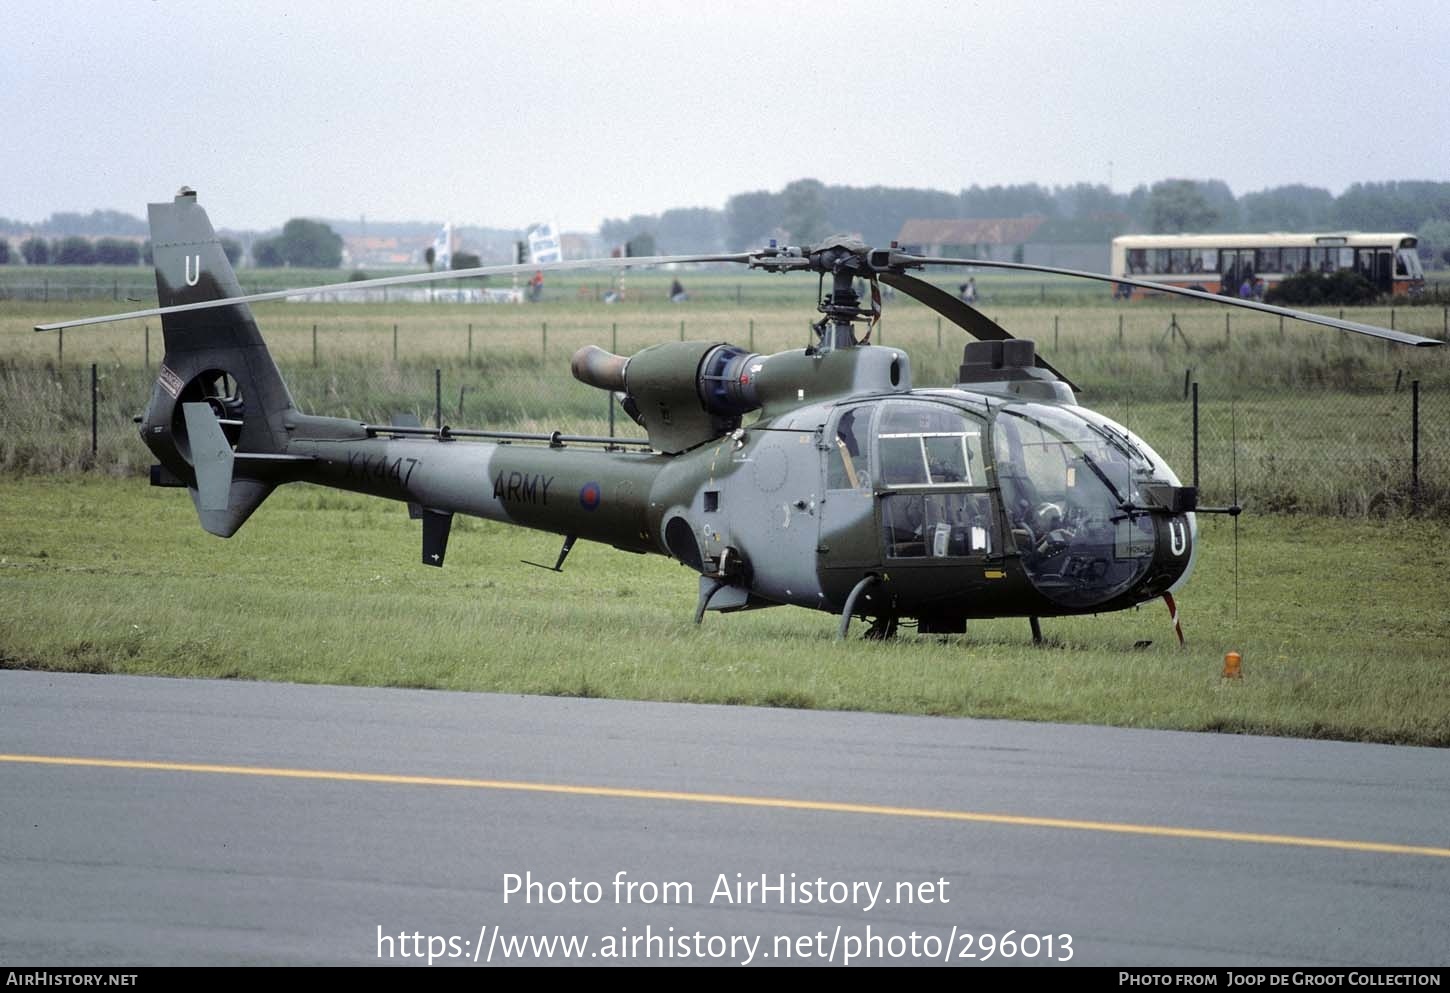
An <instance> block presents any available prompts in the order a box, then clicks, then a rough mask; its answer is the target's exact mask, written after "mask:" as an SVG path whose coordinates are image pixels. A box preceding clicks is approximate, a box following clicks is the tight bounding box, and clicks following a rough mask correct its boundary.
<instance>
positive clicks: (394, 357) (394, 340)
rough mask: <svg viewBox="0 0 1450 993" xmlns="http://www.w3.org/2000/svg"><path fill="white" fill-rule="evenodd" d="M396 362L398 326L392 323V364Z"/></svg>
mask: <svg viewBox="0 0 1450 993" xmlns="http://www.w3.org/2000/svg"><path fill="white" fill-rule="evenodd" d="M397 364H398V326H397V325H396V324H394V325H393V365H397Z"/></svg>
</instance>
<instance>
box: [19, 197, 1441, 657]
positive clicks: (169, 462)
mask: <svg viewBox="0 0 1450 993" xmlns="http://www.w3.org/2000/svg"><path fill="white" fill-rule="evenodd" d="M148 213H149V220H150V226H151V240H152V248H153V256H154V264H155V270H156V290H157V296H158V302H159V306H158V307H155V308H151V309H147V310H140V311H132V312H128V313H125V314H113V315H105V316H100V317H91V318H83V319H77V320H70V321H61V322H56V323H52V324H45V325H40V326H38V327H37V328H36V330H38V331H40V330H53V329H58V328H63V327H72V326H78V325H84V324H96V323H102V322H107V321H118V320H124V319H130V318H137V317H148V316H154V315H159V316H160V317H161V324H162V331H163V334H164V337H165V347H166V350H165V357H164V359H163V361H162V364H161V366H160V370H159V374H158V376H157V380H156V383H155V385H154V387H153V389H152V394H151V399H150V402H149V404H148V405H147V407H146V410H145V412H144V414H142V415H140V416H139V417H138V418H137V422H138V424H139V426H140V434H141V438H142V440H143V441H144V442H145V444H146V446H147V447H148V448H149V449H150V450H151V451H152V452H153V453H154V454H155V456H156V459H157V464H156V465H155V466H153V467H152V471H151V483H152V485H155V486H172V487H181V488H185V489H186V490H187V491H188V493H189V494H190V496H191V499H192V502H193V503H194V505H195V507H196V510H197V513H198V516H199V517H200V520H201V525H202V527H203V528H204V529H206V530H207V531H209V532H210V533H212V534H215V535H219V536H221V537H229V536H231V535H232V534H234V533H236V531H237V530H238V529H239V528H240V527H241V526H242V525H243V523H245V521H246V520H247V518H248V517H250V516H251V514H252V513H253V512H254V511H255V510H256V509H257V508H258V506H260V505H261V503H262V502H263V501H264V500H265V499H266V498H267V496H268V495H269V494H270V493H271V492H272V490H273V489H275V488H276V487H277V486H279V485H281V484H283V483H288V482H309V483H313V484H316V485H320V486H331V487H337V488H340V489H345V490H351V491H354V492H358V493H365V494H371V495H374V496H379V497H383V498H386V499H392V500H397V501H400V502H403V503H406V504H407V505H408V508H409V512H410V513H411V515H412V516H413V517H414V518H417V519H421V521H422V561H423V563H424V564H425V565H430V566H442V565H443V562H444V558H445V554H446V552H447V547H448V536H449V530H450V527H451V525H452V522H453V517H454V515H455V514H468V515H473V516H476V517H482V518H487V519H489V520H494V521H502V522H505V523H510V524H518V525H522V526H524V527H528V528H534V529H538V530H542V531H548V532H553V533H555V534H558V535H561V536H563V546H562V548H561V550H560V551H559V554H558V557H557V560H556V561H555V563H554V565H553V566H552V567H548V566H546V567H545V568H553V569H555V570H559V569H562V567H563V565H564V561H565V559H566V558H567V557H568V555H569V552H570V549H571V548H573V546H574V544H575V542H576V541H578V540H579V539H581V538H582V539H584V540H586V541H596V542H602V543H604V544H607V545H611V546H613V547H615V548H617V549H620V550H623V551H627V552H635V553H646V554H659V555H666V556H669V557H671V558H673V559H675V560H676V561H678V562H679V563H681V564H683V565H685V566H687V567H688V568H690V569H691V570H693V571H694V572H695V573H697V574H698V577H699V580H698V581H699V597H698V600H697V603H696V609H695V621H696V623H699V622H700V620H701V618H702V616H703V615H704V614H705V612H707V611H719V612H731V611H737V610H749V609H755V608H763V607H771V606H778V605H795V606H799V607H807V608H810V609H814V610H822V611H827V612H829V613H832V614H835V615H837V616H838V617H839V626H838V636H839V637H844V636H845V634H846V632H847V629H848V626H849V624H850V622H851V620H852V618H853V617H861V618H863V619H865V620H867V621H869V622H870V624H869V627H868V628H867V630H866V635H867V637H870V638H888V637H891V636H893V635H894V634H895V633H896V631H897V628H898V625H899V624H901V623H903V622H906V623H908V624H909V623H912V622H914V623H915V624H916V625H917V628H918V630H919V632H921V633H924V634H953V633H961V632H964V631H965V629H966V624H967V621H968V620H970V619H974V618H990V617H1025V618H1028V619H1029V620H1030V623H1031V628H1032V634H1033V638H1034V640H1037V641H1040V640H1041V628H1040V625H1039V618H1041V617H1053V616H1065V615H1073V614H1082V613H1101V612H1106V611H1113V610H1120V609H1124V608H1127V607H1132V606H1135V605H1137V604H1140V603H1144V602H1146V601H1150V600H1153V599H1157V598H1163V599H1164V600H1165V602H1166V603H1167V604H1168V607H1169V610H1170V611H1171V612H1172V614H1173V619H1174V623H1175V627H1177V608H1176V605H1175V603H1174V600H1173V594H1174V593H1175V592H1176V591H1178V590H1179V589H1180V588H1181V587H1182V586H1183V584H1184V583H1185V582H1186V581H1187V580H1188V578H1189V576H1190V574H1191V573H1192V571H1193V564H1194V559H1195V557H1196V554H1197V551H1198V526H1197V517H1196V515H1197V514H1198V513H1204V512H1220V513H1230V514H1234V515H1237V513H1238V512H1239V509H1240V508H1239V507H1238V506H1237V505H1234V506H1230V507H1225V508H1204V507H1199V506H1198V503H1197V491H1196V490H1195V489H1194V488H1193V487H1191V486H1184V485H1183V484H1182V483H1181V482H1180V481H1179V479H1178V477H1177V476H1176V475H1175V474H1174V472H1173V470H1172V469H1171V468H1170V467H1169V466H1168V465H1167V463H1165V462H1164V460H1163V459H1162V458H1160V457H1159V456H1158V454H1157V453H1155V452H1154V450H1153V449H1152V447H1151V446H1150V445H1149V444H1148V443H1147V442H1146V441H1145V440H1143V439H1142V438H1141V437H1139V436H1138V435H1136V434H1134V433H1133V432H1131V431H1129V430H1128V429H1126V428H1125V427H1123V426H1122V425H1119V424H1117V423H1115V422H1113V421H1112V420H1110V419H1109V418H1107V417H1104V416H1102V415H1101V414H1098V413H1096V412H1094V411H1092V410H1089V409H1088V408H1086V407H1083V406H1080V405H1078V403H1077V401H1076V397H1075V392H1076V388H1075V387H1074V386H1073V384H1072V383H1071V382H1070V381H1069V380H1068V379H1067V377H1066V376H1064V375H1062V374H1060V373H1059V372H1058V371H1057V370H1056V369H1054V368H1053V367H1052V366H1051V365H1050V364H1049V363H1048V362H1047V361H1046V360H1044V359H1043V358H1042V357H1041V356H1040V355H1038V354H1036V350H1035V347H1034V344H1033V342H1031V341H1029V340H1025V339H1017V338H1014V337H1013V336H1012V335H1011V334H1009V333H1008V332H1007V331H1006V330H1005V329H1004V328H1002V327H1001V326H1000V325H998V324H997V323H996V322H994V321H992V320H990V319H989V318H987V317H986V316H985V315H983V314H982V313H981V312H979V311H978V310H976V309H975V308H973V307H971V306H970V305H968V304H967V303H965V302H964V301H962V300H959V299H957V298H956V297H953V296H952V295H951V294H949V293H947V292H945V291H943V290H941V289H939V288H938V287H936V286H934V285H933V284H931V283H929V282H927V281H925V280H923V279H921V278H919V277H917V276H915V275H912V274H911V271H912V270H920V269H922V268H923V267H925V266H927V265H932V266H962V265H970V266H981V267H994V268H1001V269H1017V270H1027V271H1034V272H1052V273H1064V274H1068V275H1075V276H1082V277H1084V278H1089V279H1097V280H1102V281H1107V282H1113V283H1120V284H1121V283H1126V284H1130V285H1132V286H1135V287H1141V288H1144V289H1149V290H1154V291H1158V292H1163V293H1173V294H1177V295H1180V296H1188V297H1199V298H1203V299H1209V300H1214V301H1216V302H1221V303H1225V304H1229V305H1232V306H1238V307H1247V308H1250V309H1254V310H1259V311H1265V312H1268V313H1272V314H1280V315H1283V316H1287V317H1292V318H1295V319H1298V320H1302V321H1307V322H1311V323H1315V324H1320V325H1324V326H1327V327H1332V328H1337V329H1340V330H1344V331H1349V332H1353V333H1358V334H1364V335H1371V336H1374V337H1378V338H1382V339H1386V340H1389V341H1394V342H1398V343H1401V344H1408V345H1416V346H1433V345H1438V344H1440V342H1438V341H1436V340H1434V339H1431V338H1422V337H1419V336H1416V335H1410V334H1406V333H1404V332H1400V331H1395V330H1391V329H1387V328H1379V327H1375V326H1372V325H1365V324H1358V323H1355V322H1352V321H1345V320H1342V319H1335V318H1331V317H1325V316H1321V315H1318V314H1308V313H1301V312H1297V311H1291V310H1287V309H1283V308H1279V307H1274V306H1271V305H1267V304H1263V303H1259V302H1257V301H1252V300H1239V299H1228V298H1225V297H1221V296H1218V295H1216V294H1210V293H1205V292H1201V291H1195V290H1191V289H1185V288H1182V287H1174V286H1167V285H1159V284H1157V283H1153V282H1149V281H1145V280H1139V279H1133V278H1127V277H1117V276H1108V275H1103V274H1099V273H1086V272H1078V271H1075V270H1065V269H1057V268H1053V267H1046V266H1036V265H1031V264H1024V263H1009V262H995V261H990V260H973V259H952V258H934V257H925V256H917V255H912V254H908V253H906V252H904V251H901V250H899V249H897V248H896V247H894V246H893V247H891V248H887V249H872V248H870V247H868V246H866V245H864V244H862V243H860V242H859V241H855V240H853V239H850V238H845V237H836V238H829V239H826V240H825V241H823V242H821V243H820V244H816V245H809V246H801V247H789V246H777V245H776V244H775V243H774V242H772V243H771V245H770V246H769V247H767V248H765V249H763V250H762V251H759V252H755V253H743V254H736V255H699V256H657V257H651V258H642V259H641V258H632V259H610V260H584V261H568V262H560V263H552V264H546V265H543V266H525V265H499V266H483V267H478V268H473V269H463V270H454V271H450V272H444V273H420V274H413V275H407V276H394V277H385V278H381V279H373V280H364V281H359V282H354V283H349V284H342V285H332V286H327V287H309V288H304V289H300V290H284V291H277V292H270V293H256V294H251V295H245V294H243V293H242V291H241V288H240V286H239V284H238V282H237V279H236V275H235V273H234V272H233V271H232V268H231V265H230V264H229V263H228V261H227V258H226V255H225V254H224V253H223V251H222V249H221V245H220V243H219V241H218V240H217V237H216V234H215V232H214V230H213V228H212V225H211V222H210V220H209V219H208V217H207V214H206V211H205V210H204V209H203V208H202V207H201V205H200V204H199V203H198V202H197V195H196V193H195V191H193V190H191V189H189V188H187V187H183V188H182V190H181V191H180V192H179V193H178V194H177V195H176V197H175V198H174V199H173V200H172V201H171V202H169V203H156V204H151V205H149V209H148ZM670 262H731V263H738V264H742V265H746V266H748V267H750V268H752V269H759V270H763V271H766V272H774V273H792V272H805V273H814V274H816V275H817V277H818V279H819V281H820V284H821V293H820V303H819V306H818V310H819V312H820V314H821V317H820V320H819V321H818V322H816V323H815V324H813V325H812V327H813V339H814V340H813V342H812V343H811V344H810V345H809V346H807V347H804V348H800V349H795V350H791V351H785V352H779V353H776V354H772V355H760V354H756V353H753V352H751V351H749V350H747V349H744V348H741V347H739V346H736V345H732V344H729V343H726V342H720V341H683V342H669V343H663V344H656V345H652V346H650V347H648V348H645V349H643V350H642V351H640V352H637V353H636V354H634V355H632V356H628V357H625V356H619V355H613V354H610V353H609V352H607V351H604V350H603V349H601V348H598V347H595V346H586V347H584V348H582V349H580V350H579V351H578V352H576V353H575V355H574V356H573V359H572V362H571V368H572V371H573V374H574V376H575V377H576V378H577V379H579V380H580V381H582V382H584V383H586V384H589V385H591V386H594V387H597V388H598V389H601V390H606V391H609V392H611V393H612V394H614V396H615V397H616V398H617V401H618V402H619V404H620V405H621V406H622V408H623V409H624V411H625V412H626V413H627V414H628V415H629V416H630V417H631V418H632V419H633V420H634V421H635V422H636V423H637V424H639V425H640V426H641V427H643V429H644V431H645V433H646V436H647V437H646V438H644V439H637V440H631V439H621V438H614V437H607V438H606V437H589V436H574V435H565V434H561V433H559V432H554V433H552V434H525V433H519V432H502V431H483V430H456V429H453V428H450V427H448V426H445V425H440V426H438V427H436V428H428V427H424V426H422V425H421V424H419V423H417V421H416V419H414V420H413V422H412V423H409V424H404V423H393V424H368V423H364V422H361V421H356V420H349V419H345V418H335V417H317V416H312V415H309V414H305V413H303V412H301V411H300V410H298V409H297V406H296V404H295V403H294V402H293V400H292V397H291V394H290V393H289V392H288V390H287V386H286V384H285V383H284V381H283V379H282V376H281V373H280V372H279V371H278V368H277V365H276V363H275V362H274V361H273V360H272V357H271V355H270V353H269V352H268V350H267V346H266V344H265V342H264V341H263V339H262V336H261V334H260V332H259V331H258V328H257V324H256V322H255V321H254V320H253V317H252V313H251V310H250V307H249V306H248V305H249V304H250V303H253V302H257V301H260V300H269V299H279V298H283V297H289V296H300V295H305V294H307V293H310V292H321V291H323V290H326V291H327V292H337V291H339V290H347V289H366V288H371V287H380V286H387V285H397V284H402V283H413V282H425V281H432V280H439V279H454V278H466V277H469V276H478V275H491V274H511V273H520V272H525V271H532V270H534V269H550V270H559V269H578V268H590V267H597V268H613V267H619V266H635V265H654V264H662V263H670ZM858 280H864V281H865V283H866V284H869V287H870V300H869V301H863V300H862V297H861V295H860V294H859V293H858V291H857V290H856V288H855V287H856V284H857V281H858ZM827 282H829V287H827V285H826V284H827ZM883 283H884V284H886V285H887V286H890V287H894V288H895V289H897V290H899V291H901V292H903V293H905V294H906V295H908V296H911V297H913V298H914V299H916V300H917V301H919V302H920V303H922V304H924V305H926V306H927V307H929V308H931V309H933V310H935V311H936V312H937V313H939V314H941V315H942V316H943V317H944V318H946V319H947V320H949V321H951V322H952V323H953V324H956V325H957V326H958V327H960V328H962V329H963V330H964V331H966V332H967V333H968V334H969V335H971V336H972V337H973V338H975V339H977V340H974V341H971V342H969V343H967V344H966V346H965V349H964V354H963V362H962V364H961V367H960V371H959V373H958V377H957V382H956V383H955V384H953V385H951V386H944V387H931V388H919V387H915V386H914V385H913V383H912V375H911V360H910V357H909V356H908V355H907V353H906V352H905V351H904V350H902V349H900V348H895V347H889V346H884V345H880V344H876V343H873V342H872V341H871V331H872V329H874V327H875V325H876V321H877V319H878V318H879V316H880V295H879V288H880V284H883ZM863 304H864V305H863ZM861 328H864V334H860V335H859V336H858V330H859V329H861ZM752 415H753V419H752V420H750V421H749V423H747V422H746V418H747V417H749V416H752ZM1179 635H1180V640H1181V628H1180V629H1179Z"/></svg>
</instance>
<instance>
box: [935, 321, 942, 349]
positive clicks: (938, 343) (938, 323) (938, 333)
mask: <svg viewBox="0 0 1450 993" xmlns="http://www.w3.org/2000/svg"><path fill="white" fill-rule="evenodd" d="M936 350H937V351H938V352H939V351H941V318H940V317H938V318H937V319H936Z"/></svg>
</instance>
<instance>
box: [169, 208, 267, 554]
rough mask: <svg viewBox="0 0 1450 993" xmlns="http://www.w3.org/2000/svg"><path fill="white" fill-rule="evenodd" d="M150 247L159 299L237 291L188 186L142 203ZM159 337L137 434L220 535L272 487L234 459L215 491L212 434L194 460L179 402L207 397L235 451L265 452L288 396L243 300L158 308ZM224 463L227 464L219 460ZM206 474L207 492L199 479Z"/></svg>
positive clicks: (183, 299)
mask: <svg viewBox="0 0 1450 993" xmlns="http://www.w3.org/2000/svg"><path fill="white" fill-rule="evenodd" d="M147 213H148V214H149V217H150V221H151V251H152V256H153V258H154V260H155V266H156V296H157V299H158V300H159V302H160V304H161V306H163V307H167V306H171V305H174V304H182V303H196V302H199V301H203V300H221V299H226V298H227V297H234V296H241V295H242V288H241V285H240V284H239V283H238V282H237V276H236V273H235V272H233V271H232V266H231V263H230V262H229V261H228V260H227V257H226V253H225V252H224V251H223V250H222V245H221V242H220V240H218V238H217V236H216V232H215V231H214V230H213V229H212V225H211V221H210V220H209V219H208V218H207V215H206V211H205V210H204V209H203V208H202V206H201V205H200V204H198V203H197V202H196V192H195V191H194V190H191V189H189V188H187V187H182V188H181V191H180V192H179V193H178V194H177V195H176V197H175V199H173V200H172V201H171V202H170V203H153V204H150V205H148V208H147ZM161 331H162V335H163V336H164V338H165V340H166V356H165V358H164V359H163V360H162V364H161V369H160V373H159V375H158V377H157V381H156V386H155V388H154V389H153V390H152V394H151V403H150V406H149V407H148V408H147V410H146V415H145V417H144V419H143V424H142V437H143V439H144V440H145V442H146V445H147V447H149V448H150V449H151V450H152V451H153V452H154V453H155V454H156V457H157V458H158V459H159V460H160V461H161V464H162V465H163V466H164V467H165V468H166V469H167V470H168V472H169V473H170V474H171V475H172V476H173V477H174V478H175V479H177V480H180V481H181V482H183V483H184V484H185V485H186V486H187V488H188V489H189V490H190V491H191V494H192V499H193V500H194V501H195V502H196V507H197V513H198V515H199V516H200V517H201V523H202V527H204V528H205V529H206V530H208V531H210V532H211V533H212V534H217V535H221V536H222V537H229V536H230V535H232V534H234V533H235V532H236V531H237V529H238V528H240V527H241V526H242V524H243V523H244V522H245V521H246V519H247V518H248V517H249V516H251V514H252V511H254V510H256V509H257V507H258V506H259V505H260V504H261V503H262V501H263V500H265V499H266V497H267V494H268V493H270V492H271V491H272V487H273V485H274V483H273V482H271V481H268V480H267V479H265V478H260V477H255V476H252V475H249V474H248V473H247V472H246V471H245V463H243V462H239V463H238V464H237V466H236V469H235V472H233V473H232V474H231V478H230V482H229V485H228V484H226V483H225V482H224V483H223V484H222V485H223V486H224V487H225V488H224V489H223V490H222V495H225V497H226V501H225V504H224V505H223V504H222V502H221V498H220V495H219V494H218V492H217V489H218V483H217V480H216V477H215V472H214V467H215V465H216V453H215V452H213V451H211V450H210V449H212V448H214V447H215V446H214V445H212V444H210V442H211V441H213V440H214V439H211V438H208V439H207V441H206V442H204V443H203V447H205V448H207V449H208V454H207V455H206V456H205V457H204V458H203V459H202V460H201V461H203V462H206V463H207V468H206V471H205V472H203V471H202V466H201V465H199V464H198V459H197V458H196V456H195V455H194V453H193V450H192V448H193V446H192V441H193V439H192V438H191V428H190V426H189V423H188V422H189V421H190V424H191V425H195V424H198V423H201V421H200V420H198V418H197V413H198V412H197V411H195V410H193V413H192V416H191V417H190V418H188V416H187V413H186V407H187V406H188V405H195V404H207V405H209V406H210V407H211V409H212V412H213V414H214V415H215V423H216V426H217V427H218V428H219V429H220V430H221V431H222V432H223V434H224V437H225V440H226V442H227V444H228V445H230V446H233V447H234V448H235V450H236V451H237V452H238V453H259V454H272V453H279V452H282V451H283V450H284V449H285V448H286V445H287V427H286V416H287V414H288V412H289V411H291V410H292V409H293V403H292V396H291V394H290V393H289V392H288V391H287V384H286V383H284V382H283V381H282V374H281V373H280V372H278V370H277V365H276V363H275V362H273V361H272V356H271V353H269V352H268V351H267V345H266V343H265V342H264V341H263V340H262V335H261V333H260V332H259V331H258V330H257V323H256V321H255V320H253V318H252V311H251V308H250V307H248V306H247V305H246V304H237V305H235V306H231V307H216V308H212V309H210V310H198V311H188V312H185V313H180V314H166V315H163V316H162V318H161ZM228 468H231V467H230V466H228ZM203 475H205V476H207V477H208V480H207V483H206V485H205V486H203V487H201V488H202V489H205V490H206V491H207V492H206V496H205V498H203V496H202V494H201V492H199V484H198V480H199V477H201V476H203Z"/></svg>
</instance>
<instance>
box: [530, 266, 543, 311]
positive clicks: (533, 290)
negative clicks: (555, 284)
mask: <svg viewBox="0 0 1450 993" xmlns="http://www.w3.org/2000/svg"><path fill="white" fill-rule="evenodd" d="M543 296H544V272H543V270H542V269H539V270H535V272H534V278H533V279H531V280H529V299H530V300H531V301H533V302H534V303H538V302H539V301H540V300H541V299H543Z"/></svg>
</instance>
